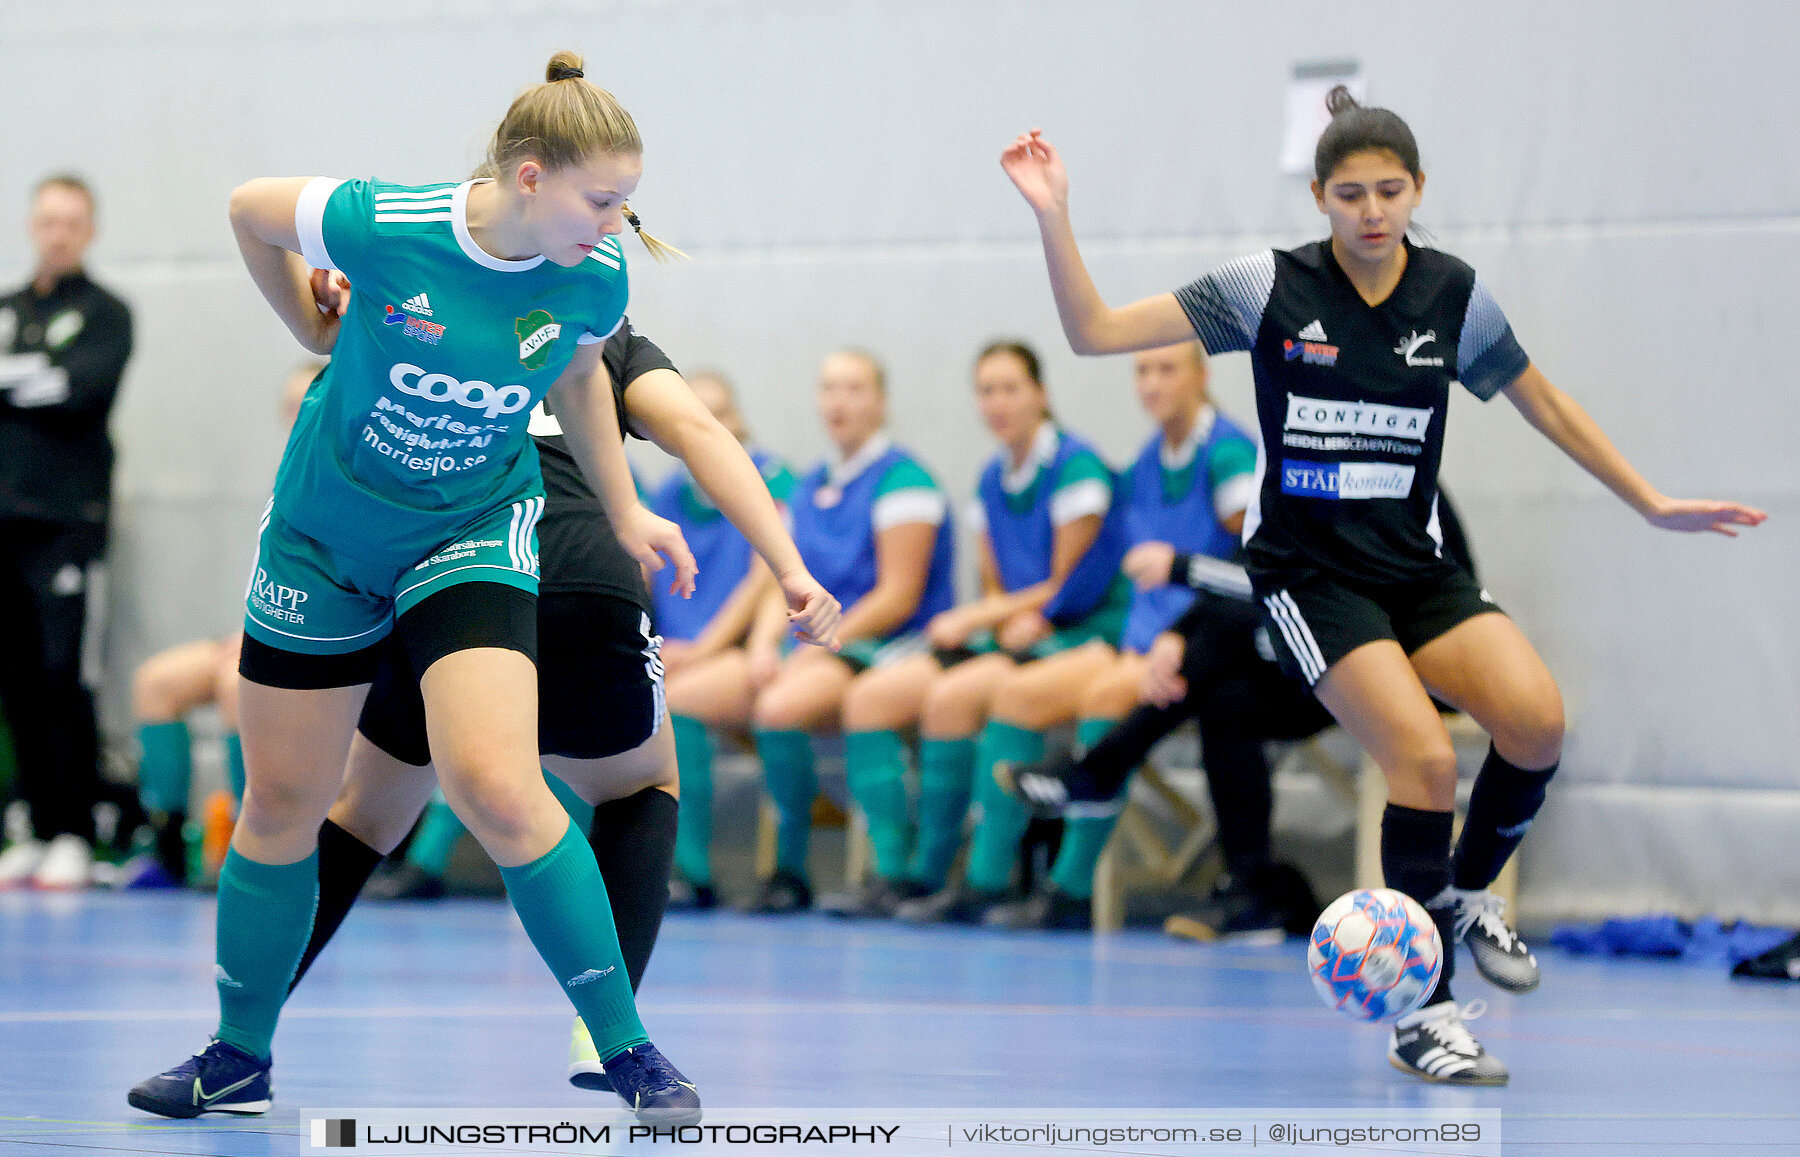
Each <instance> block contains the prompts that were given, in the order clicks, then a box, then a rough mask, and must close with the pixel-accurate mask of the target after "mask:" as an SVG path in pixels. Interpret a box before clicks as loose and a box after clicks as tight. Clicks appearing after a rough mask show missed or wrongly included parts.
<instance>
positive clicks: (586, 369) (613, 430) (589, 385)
mask: <svg viewBox="0 0 1800 1157" xmlns="http://www.w3.org/2000/svg"><path fill="white" fill-rule="evenodd" d="M603 349H605V345H604V344H603V343H600V342H595V343H593V344H591V345H584V346H581V347H579V348H578V349H577V351H576V354H575V357H574V358H573V359H572V360H571V361H570V362H569V368H568V369H566V370H564V371H563V372H562V374H561V375H560V376H559V377H558V378H557V379H556V384H555V385H553V386H551V387H550V397H551V405H552V407H553V408H554V409H555V411H556V416H557V418H558V420H559V421H560V422H561V424H562V431H563V435H564V437H566V438H567V439H568V440H569V452H570V453H571V454H572V455H574V457H575V462H576V464H577V465H579V466H580V467H581V473H582V474H583V475H584V476H586V478H587V482H588V485H589V486H590V487H592V488H593V491H594V493H595V494H597V495H599V496H600V503H601V505H603V506H605V507H606V516H607V518H608V519H610V520H611V522H612V525H613V534H614V535H616V536H617V537H618V540H619V545H620V546H622V547H624V548H625V551H626V553H627V554H629V555H631V557H633V558H635V559H637V560H638V562H640V563H642V564H643V565H644V566H645V568H647V569H648V570H650V571H652V572H655V571H659V570H661V569H662V568H663V558H664V556H667V558H668V560H669V561H670V562H672V563H674V564H675V576H674V578H673V579H671V580H670V583H669V593H670V594H676V595H680V596H682V597H683V598H687V597H689V596H691V595H692V594H693V593H694V575H695V574H696V572H697V571H698V566H697V564H696V563H695V562H694V553H693V551H691V550H689V549H688V544H687V539H686V538H684V537H683V536H682V533H681V528H680V527H679V526H676V525H675V524H674V523H673V522H670V521H669V520H668V519H666V518H662V517H660V516H658V515H656V514H653V513H651V511H649V510H648V509H646V508H645V506H644V504H643V503H642V502H640V501H638V496H637V486H636V485H635V484H634V483H633V482H632V480H631V464H630V463H629V462H627V461H626V460H625V439H624V436H623V435H622V434H621V433H620V432H619V416H618V414H617V412H615V411H614V409H613V393H612V378H611V377H610V376H609V375H608V373H607V370H606V362H605V361H604V360H602V358H601V351H602V350H603Z"/></svg>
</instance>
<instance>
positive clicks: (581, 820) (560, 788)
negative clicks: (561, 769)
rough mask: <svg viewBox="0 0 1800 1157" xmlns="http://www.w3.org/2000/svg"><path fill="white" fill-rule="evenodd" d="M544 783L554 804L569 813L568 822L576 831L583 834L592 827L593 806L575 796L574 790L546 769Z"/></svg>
mask: <svg viewBox="0 0 1800 1157" xmlns="http://www.w3.org/2000/svg"><path fill="white" fill-rule="evenodd" d="M544 782H545V783H547V784H549V785H550V794H551V795H554V796H555V797H556V802H557V803H559V804H561V805H563V810H564V811H566V812H568V813H569V822H570V823H572V824H574V825H575V830H576V831H579V832H585V831H587V830H588V828H589V827H591V826H593V823H594V805H593V804H591V803H589V802H588V801H587V800H585V799H582V798H581V797H580V796H578V795H576V794H575V789H574V788H572V787H570V786H569V785H568V784H566V783H564V782H563V781H562V780H560V779H558V778H556V777H555V776H554V775H551V774H550V772H549V770H548V769H545V771H544Z"/></svg>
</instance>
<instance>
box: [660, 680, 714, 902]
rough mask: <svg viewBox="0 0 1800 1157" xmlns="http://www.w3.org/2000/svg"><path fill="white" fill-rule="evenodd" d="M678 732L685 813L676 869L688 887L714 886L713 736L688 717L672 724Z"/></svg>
mask: <svg viewBox="0 0 1800 1157" xmlns="http://www.w3.org/2000/svg"><path fill="white" fill-rule="evenodd" d="M669 722H670V725H671V726H672V727H674V729H675V764H676V766H677V767H679V768H680V769H681V811H680V813H679V818H678V819H677V820H676V826H675V868H676V870H677V871H679V872H680V873H681V876H682V878H683V879H684V880H686V881H687V882H688V883H690V884H692V885H694V886H695V887H696V888H699V887H710V886H711V884H712V822H713V816H712V797H713V790H712V765H713V746H712V735H711V734H709V733H708V732H707V730H706V724H704V723H702V722H700V721H699V720H698V719H692V718H689V717H688V716H686V715H675V716H672V717H671V718H670V720H669Z"/></svg>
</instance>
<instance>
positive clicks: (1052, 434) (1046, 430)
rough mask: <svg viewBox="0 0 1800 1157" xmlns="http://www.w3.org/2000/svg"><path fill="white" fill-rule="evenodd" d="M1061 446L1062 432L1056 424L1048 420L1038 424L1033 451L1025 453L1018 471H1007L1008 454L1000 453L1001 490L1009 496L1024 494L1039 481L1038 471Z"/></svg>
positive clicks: (1032, 442) (1053, 456) (1032, 443)
mask: <svg viewBox="0 0 1800 1157" xmlns="http://www.w3.org/2000/svg"><path fill="white" fill-rule="evenodd" d="M1061 445H1062V431H1061V430H1058V429H1057V428H1056V423H1055V422H1052V421H1050V420H1049V419H1048V418H1046V419H1044V420H1043V421H1042V422H1040V423H1038V428H1037V433H1036V434H1034V435H1033V436H1032V439H1031V449H1029V450H1027V451H1026V452H1025V461H1024V462H1022V463H1020V464H1019V468H1018V469H1017V470H1008V469H1005V465H1006V461H1007V457H1008V456H1007V452H1006V451H1005V450H1001V451H1000V463H1001V474H1000V489H1002V490H1004V491H1006V492H1007V493H1008V494H1020V493H1023V492H1024V490H1025V488H1026V487H1028V486H1030V485H1031V484H1032V483H1033V482H1035V481H1037V476H1038V471H1039V470H1042V469H1043V468H1044V465H1045V464H1046V463H1048V462H1049V461H1050V460H1051V459H1052V458H1055V457H1056V450H1057V447H1059V446H1061Z"/></svg>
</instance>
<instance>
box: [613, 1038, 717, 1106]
mask: <svg viewBox="0 0 1800 1157" xmlns="http://www.w3.org/2000/svg"><path fill="white" fill-rule="evenodd" d="M606 1079H607V1081H608V1082H610V1083H611V1085H612V1087H613V1091H614V1092H615V1093H618V1094H619V1098H620V1099H621V1100H623V1101H624V1102H625V1104H626V1105H628V1106H629V1107H630V1109H631V1111H632V1112H633V1113H635V1114H637V1119H638V1121H639V1122H640V1123H642V1124H645V1125H697V1124H699V1122H700V1094H699V1093H698V1092H697V1091H695V1089H694V1085H693V1082H691V1081H689V1080H688V1079H687V1078H686V1077H684V1076H682V1075H681V1070H680V1069H677V1068H676V1067H675V1066H674V1065H672V1064H670V1063H669V1058H668V1057H665V1056H663V1055H662V1054H661V1053H659V1052H657V1051H656V1046H655V1045H653V1044H648V1043H645V1044H641V1045H635V1046H633V1047H631V1048H628V1049H626V1050H625V1051H624V1052H622V1053H614V1054H613V1055H612V1056H610V1057H607V1058H606Z"/></svg>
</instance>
